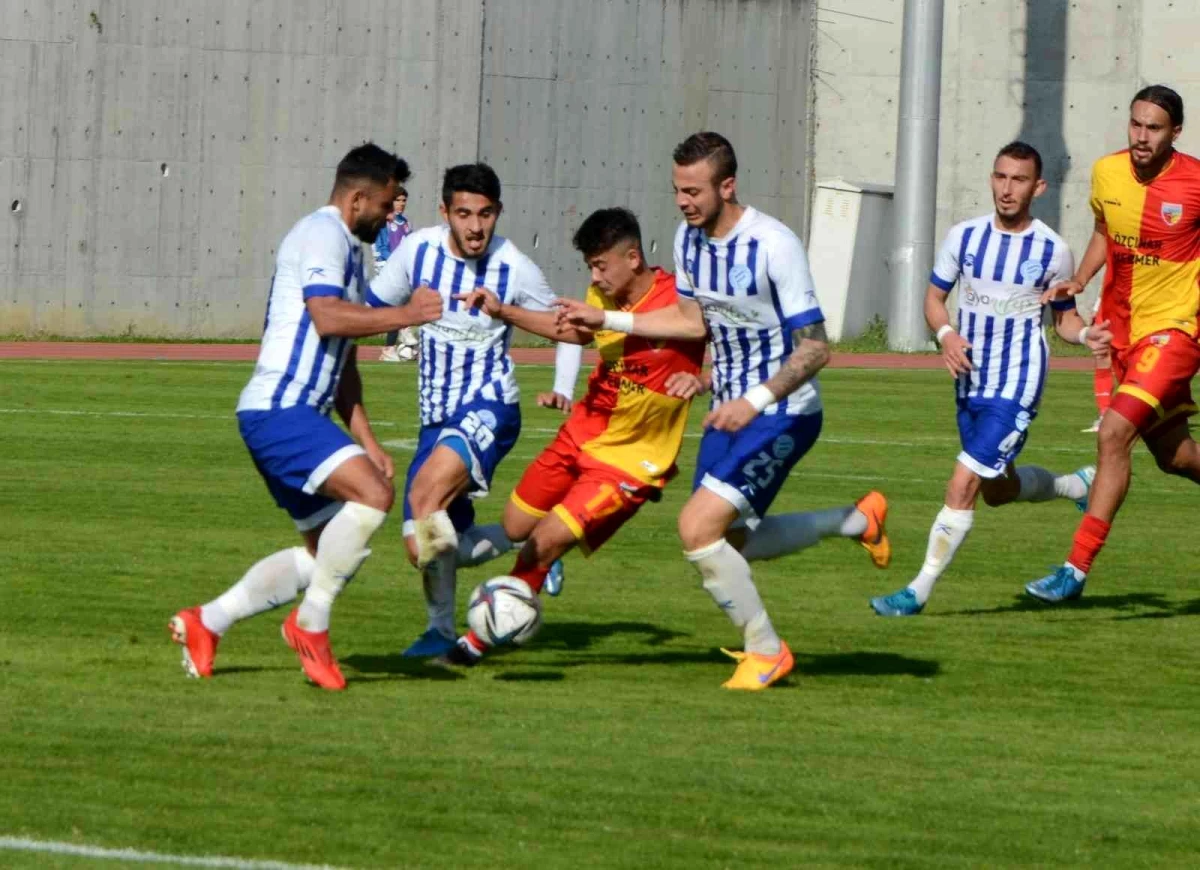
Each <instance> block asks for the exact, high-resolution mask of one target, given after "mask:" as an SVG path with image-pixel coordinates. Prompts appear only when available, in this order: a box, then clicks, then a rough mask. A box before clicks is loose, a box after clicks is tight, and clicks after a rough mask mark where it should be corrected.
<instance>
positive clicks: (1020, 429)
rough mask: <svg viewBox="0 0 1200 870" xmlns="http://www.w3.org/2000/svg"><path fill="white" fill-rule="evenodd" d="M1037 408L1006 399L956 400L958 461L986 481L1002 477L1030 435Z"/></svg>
mask: <svg viewBox="0 0 1200 870" xmlns="http://www.w3.org/2000/svg"><path fill="white" fill-rule="evenodd" d="M1036 416H1037V408H1033V409H1032V410H1031V409H1029V408H1022V407H1021V406H1020V404H1018V403H1017V402H1010V401H1007V400H1005V399H980V398H978V397H976V398H970V399H959V400H958V437H959V440H960V441H962V452H961V453H959V454H958V461H959V462H960V463H961V464H963V465H965V466H966V467H967V468H969V469H971V470H972V471H973V472H975V473H976V474H978V475H979V476H980V477H982V478H985V479H989V480H990V479H993V478H997V477H1003V476H1004V472H1005V469H1007V468H1008V466H1009V464H1010V463H1012V462H1013V461H1014V460H1016V458H1017V454H1018V453H1020V452H1021V448H1022V447H1024V446H1025V438H1026V437H1027V436H1028V435H1029V424H1030V423H1032V422H1033V418H1034V417H1036Z"/></svg>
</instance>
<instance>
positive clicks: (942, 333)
mask: <svg viewBox="0 0 1200 870" xmlns="http://www.w3.org/2000/svg"><path fill="white" fill-rule="evenodd" d="M947 332H954V327H953V326H951V325H950V324H949V323H947V324H945V325H943V326H942V327H941V328H939V329H938V331H937V343H938V344H941V343H942V339H943V338H945V337H946V333H947Z"/></svg>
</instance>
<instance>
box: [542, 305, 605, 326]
mask: <svg viewBox="0 0 1200 870" xmlns="http://www.w3.org/2000/svg"><path fill="white" fill-rule="evenodd" d="M554 306H555V308H556V309H557V310H558V325H559V326H560V327H563V326H574V327H582V328H584V329H593V330H594V329H599V328H600V327H601V326H603V325H604V310H603V309H602V308H597V307H596V306H595V305H588V304H587V303H586V302H580V301H579V300H578V299H563V298H561V297H560V298H558V299H555V300H554Z"/></svg>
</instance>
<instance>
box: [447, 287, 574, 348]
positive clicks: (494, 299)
mask: <svg viewBox="0 0 1200 870" xmlns="http://www.w3.org/2000/svg"><path fill="white" fill-rule="evenodd" d="M454 298H455V299H457V300H459V301H460V302H465V303H466V304H467V307H468V308H477V309H479V310H480V311H482V312H483V313H484V314H486V315H488V316H489V317H495V318H496V319H498V320H503V321H504V322H505V323H509V324H512V325H513V326H515V327H517V328H518V329H523V330H525V331H526V332H532V333H533V334H534V335H540V336H541V337H542V338H548V339H550V340H551V341H561V342H567V343H568V344H590V343H591V341H592V338H593V336H592V333H591V332H590V331H589V330H586V329H580V328H578V327H575V326H570V325H568V324H564V323H562V322H560V319H559V317H558V315H557V314H556V313H555V312H553V311H531V310H530V309H528V308H523V307H521V306H520V305H508V304H506V303H504V302H501V301H500V297H498V296H497V295H496V294H495V293H493V292H492V291H491V290H489V289H487V288H486V287H476V288H475V289H474V290H472V291H471V292H470V293H457V294H455V296H454Z"/></svg>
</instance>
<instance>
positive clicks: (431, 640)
mask: <svg viewBox="0 0 1200 870" xmlns="http://www.w3.org/2000/svg"><path fill="white" fill-rule="evenodd" d="M452 649H454V638H452V637H446V635H444V634H442V633H441V632H440V631H438V630H437V629H436V628H430V629H426V631H425V633H424V634H423V635H421V636H420V637H418V638H417V639H416V640H415V641H413V643H412V646H410V647H409V648H408V649H406V650H405V651H404V652H403V653H402V655H404V656H405V657H406V658H410V659H433V658H437V657H438V656H444V655H445V654H446V653H448V652H450V650H452Z"/></svg>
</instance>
